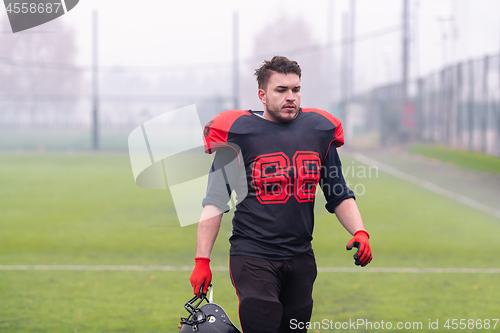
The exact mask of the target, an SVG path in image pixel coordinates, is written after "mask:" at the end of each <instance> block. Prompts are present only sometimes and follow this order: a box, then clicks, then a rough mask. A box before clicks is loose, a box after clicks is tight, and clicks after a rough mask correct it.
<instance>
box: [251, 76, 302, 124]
mask: <svg viewBox="0 0 500 333" xmlns="http://www.w3.org/2000/svg"><path fill="white" fill-rule="evenodd" d="M259 98H260V100H261V101H262V104H264V117H265V118H266V119H268V120H271V121H274V122H280V123H286V122H289V121H292V120H293V119H295V117H296V116H297V113H298V112H299V108H300V78H299V76H298V75H297V74H292V73H290V74H282V73H273V74H271V77H270V78H269V81H268V83H267V87H266V90H264V89H259Z"/></svg>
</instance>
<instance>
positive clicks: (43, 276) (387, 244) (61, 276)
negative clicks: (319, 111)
mask: <svg viewBox="0 0 500 333" xmlns="http://www.w3.org/2000/svg"><path fill="white" fill-rule="evenodd" d="M343 161H344V165H346V164H347V163H348V164H349V165H356V166H358V165H359V166H361V165H360V164H358V163H354V164H352V163H351V160H350V159H349V158H343ZM0 170H1V172H0V199H1V208H0V265H172V266H185V265H192V264H193V257H194V250H195V235H196V225H192V226H188V227H184V228H181V227H180V226H179V224H178V222H177V220H176V215H175V209H174V207H173V205H172V200H171V197H170V194H169V192H168V190H167V191H165V190H163V191H161V190H145V189H141V188H139V187H137V186H136V185H135V183H134V180H133V176H132V171H131V167H130V162H129V159H128V156H127V155H90V154H89V155H85V154H78V155H49V154H41V155H27V154H1V155H0ZM347 178H349V177H347ZM349 180H350V181H351V182H352V184H353V185H355V184H359V185H358V189H362V187H361V186H363V187H364V189H365V193H364V194H363V195H358V198H357V201H358V205H359V207H360V209H361V212H362V214H363V217H364V220H365V223H366V226H367V229H368V230H369V232H370V234H371V240H370V242H371V246H372V250H373V254H374V259H373V261H372V263H371V264H370V266H371V267H373V268H380V267H382V268H383V267H412V268H427V267H431V268H500V257H499V256H498V253H500V242H499V241H498V236H499V235H500V220H499V219H496V218H494V217H491V216H489V215H486V214H483V213H480V212H478V211H475V210H473V209H472V208H468V207H465V206H463V205H460V204H459V203H456V202H454V201H451V200H449V199H446V198H443V197H440V196H439V195H437V194H434V193H430V192H428V191H426V190H424V189H421V188H419V187H416V186H414V185H411V184H408V183H405V182H403V181H400V180H398V179H396V178H393V177H391V176H388V175H385V174H383V173H380V174H379V175H378V177H372V178H358V179H352V178H350V179H349ZM352 187H353V186H352ZM323 206H324V199H323V198H322V196H319V197H318V199H317V205H316V211H317V214H316V225H315V238H314V244H313V247H314V249H315V253H316V257H317V263H318V266H319V267H355V266H354V264H353V260H352V254H353V253H351V252H347V251H345V244H346V243H347V242H348V241H349V239H350V235H349V234H348V233H347V232H346V231H345V230H343V229H342V227H341V226H340V224H339V223H338V222H337V221H336V218H335V216H333V215H330V214H328V213H327V212H326V210H325V209H324V207H323ZM226 215H227V216H225V219H224V223H223V226H222V229H221V231H220V234H219V238H218V240H217V242H216V245H215V248H214V252H213V256H212V258H213V260H212V265H213V266H227V262H228V249H229V244H228V241H227V239H228V236H229V233H230V216H229V214H226ZM189 275H190V271H149V272H148V271H144V272H142V271H39V270H28V271H19V270H0V332H2V333H3V332H92V333H94V332H178V329H177V324H178V321H179V318H180V316H184V315H186V314H187V312H186V311H185V310H184V308H183V305H184V303H185V302H186V301H187V300H188V299H189V298H190V297H191V295H192V294H191V287H190V283H189ZM228 275H229V273H228V272H224V271H214V284H215V289H214V291H215V295H214V296H215V297H214V299H215V301H216V302H217V303H219V304H221V305H222V306H223V307H224V308H225V310H226V311H227V312H228V314H229V316H230V318H231V319H232V320H233V322H235V323H236V324H237V326H239V321H238V314H237V303H238V299H237V296H236V294H235V292H234V289H233V287H232V286H231V282H230V279H229V276H228ZM498 281H499V275H498V274H466V273H375V272H367V271H366V270H364V269H362V268H359V270H358V272H354V273H353V272H346V273H332V272H321V273H319V275H318V278H317V281H316V284H315V289H314V300H315V307H314V312H313V318H312V320H313V321H321V320H323V319H327V320H332V321H333V322H345V321H347V322H348V321H349V320H351V321H356V320H357V319H366V320H368V321H371V322H381V321H382V320H383V321H384V322H392V323H394V325H395V324H396V323H397V322H422V323H423V330H422V331H428V322H429V320H431V321H433V322H435V321H436V320H439V325H440V330H434V331H449V330H447V329H444V328H443V324H444V323H445V321H446V319H448V318H449V319H454V318H455V319H467V320H468V319H474V320H476V319H481V320H484V319H490V320H491V319H495V318H499V317H500V307H499V306H498V300H499V299H500V285H499V283H498ZM492 326H493V323H492ZM490 330H491V329H490ZM496 330H500V324H499V325H497V327H496ZM310 331H311V332H314V331H315V330H310ZM320 331H329V330H324V329H320ZM346 331H349V330H346ZM352 331H355V332H362V331H367V330H364V329H362V328H360V329H359V330H352ZM368 331H370V332H375V331H381V330H376V329H372V330H368ZM385 331H390V330H385ZM393 331H394V330H393ZM408 331H414V330H408ZM455 331H457V330H455ZM458 331H460V330H458ZM465 331H476V330H475V329H467V330H465Z"/></svg>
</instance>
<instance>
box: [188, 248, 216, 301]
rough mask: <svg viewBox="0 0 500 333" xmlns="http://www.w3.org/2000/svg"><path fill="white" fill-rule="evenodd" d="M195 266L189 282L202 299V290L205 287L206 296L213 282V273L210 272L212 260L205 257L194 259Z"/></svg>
mask: <svg viewBox="0 0 500 333" xmlns="http://www.w3.org/2000/svg"><path fill="white" fill-rule="evenodd" d="M194 261H195V265H194V269H193V273H191V277H190V278H189V281H191V285H192V286H193V289H194V294H195V295H196V296H198V298H201V297H200V288H201V286H203V293H204V294H206V293H207V290H208V286H209V285H210V282H211V281H212V271H211V270H210V259H209V258H204V257H196V258H194Z"/></svg>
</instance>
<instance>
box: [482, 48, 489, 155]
mask: <svg viewBox="0 0 500 333" xmlns="http://www.w3.org/2000/svg"><path fill="white" fill-rule="evenodd" d="M483 61H484V67H483V98H482V99H483V103H482V105H483V107H482V109H483V112H482V126H481V127H482V128H481V131H482V135H481V141H482V142H481V151H482V152H483V153H484V154H486V153H487V150H488V118H489V117H488V116H489V111H490V110H489V103H488V67H489V66H488V65H489V57H488V56H485V57H484V60H483Z"/></svg>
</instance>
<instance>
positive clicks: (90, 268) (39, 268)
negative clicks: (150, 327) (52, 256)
mask: <svg viewBox="0 0 500 333" xmlns="http://www.w3.org/2000/svg"><path fill="white" fill-rule="evenodd" d="M192 269H193V266H111V265H103V266H96V265H0V271H1V270H4V271H31V270H33V271H191V270H192ZM212 270H213V271H228V268H227V267H224V266H215V267H212ZM318 272H321V273H469V274H484V273H486V274H500V268H425V267H422V268H412V267H399V268H398V267H363V268H362V267H318Z"/></svg>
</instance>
